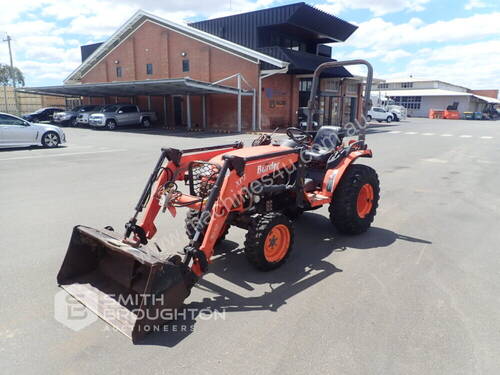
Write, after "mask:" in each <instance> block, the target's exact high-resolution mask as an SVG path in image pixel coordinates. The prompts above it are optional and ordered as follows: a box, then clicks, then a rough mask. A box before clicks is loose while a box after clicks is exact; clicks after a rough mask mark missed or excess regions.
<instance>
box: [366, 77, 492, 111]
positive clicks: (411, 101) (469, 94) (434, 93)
mask: <svg viewBox="0 0 500 375" xmlns="http://www.w3.org/2000/svg"><path fill="white" fill-rule="evenodd" d="M372 93H373V94H375V93H378V95H380V96H382V97H386V98H390V99H392V100H394V102H395V104H398V105H402V106H404V107H405V108H406V109H407V110H408V115H409V116H412V117H427V116H428V115H429V111H430V110H445V109H447V108H448V107H452V108H455V109H456V110H457V111H459V112H460V114H461V115H462V116H463V115H464V112H484V111H487V110H488V109H489V108H492V107H494V106H497V105H499V104H500V100H498V99H497V98H498V90H471V89H468V88H466V87H463V86H458V85H454V84H451V83H446V82H443V81H439V80H422V79H414V78H405V79H400V80H391V81H385V82H380V83H378V84H377V86H376V87H374V88H373V89H372Z"/></svg>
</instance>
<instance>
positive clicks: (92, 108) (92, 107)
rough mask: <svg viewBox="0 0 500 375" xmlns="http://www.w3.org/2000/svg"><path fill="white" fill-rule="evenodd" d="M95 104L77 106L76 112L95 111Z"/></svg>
mask: <svg viewBox="0 0 500 375" xmlns="http://www.w3.org/2000/svg"><path fill="white" fill-rule="evenodd" d="M96 108H97V107H96V106H95V105H84V106H82V107H79V109H78V112H90V111H95V110H96Z"/></svg>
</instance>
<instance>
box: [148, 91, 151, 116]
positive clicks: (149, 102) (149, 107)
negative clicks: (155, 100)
mask: <svg viewBox="0 0 500 375" xmlns="http://www.w3.org/2000/svg"><path fill="white" fill-rule="evenodd" d="M148 112H151V95H148Z"/></svg>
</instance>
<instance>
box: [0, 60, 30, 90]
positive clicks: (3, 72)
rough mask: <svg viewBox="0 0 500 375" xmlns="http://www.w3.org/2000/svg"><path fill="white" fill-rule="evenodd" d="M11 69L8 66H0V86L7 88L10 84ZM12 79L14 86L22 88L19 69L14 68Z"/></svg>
mask: <svg viewBox="0 0 500 375" xmlns="http://www.w3.org/2000/svg"><path fill="white" fill-rule="evenodd" d="M11 71H12V69H11V67H10V65H7V64H0V84H1V85H3V86H7V85H9V84H12V73H11ZM14 79H15V81H16V84H17V85H19V86H24V74H23V72H21V70H20V69H19V68H16V67H14Z"/></svg>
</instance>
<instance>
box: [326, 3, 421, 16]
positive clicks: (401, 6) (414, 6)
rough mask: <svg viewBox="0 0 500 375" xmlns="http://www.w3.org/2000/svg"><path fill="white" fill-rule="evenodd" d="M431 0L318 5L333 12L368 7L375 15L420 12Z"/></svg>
mask: <svg viewBox="0 0 500 375" xmlns="http://www.w3.org/2000/svg"><path fill="white" fill-rule="evenodd" d="M429 1H430V0H376V1H367V0H327V2H326V3H324V4H317V5H316V7H317V8H319V9H321V10H323V11H325V12H328V13H332V14H338V13H341V12H342V11H344V10H347V9H368V10H370V11H371V12H372V13H373V14H374V15H375V16H382V15H384V14H388V13H396V12H401V11H411V12H419V11H422V10H424V9H425V7H424V5H425V4H426V3H428V2H429Z"/></svg>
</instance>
